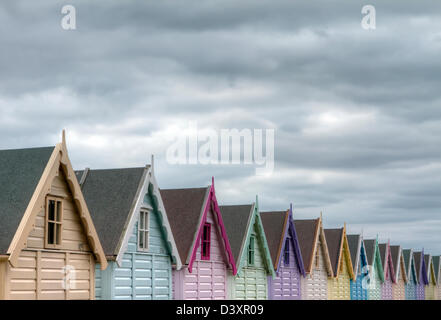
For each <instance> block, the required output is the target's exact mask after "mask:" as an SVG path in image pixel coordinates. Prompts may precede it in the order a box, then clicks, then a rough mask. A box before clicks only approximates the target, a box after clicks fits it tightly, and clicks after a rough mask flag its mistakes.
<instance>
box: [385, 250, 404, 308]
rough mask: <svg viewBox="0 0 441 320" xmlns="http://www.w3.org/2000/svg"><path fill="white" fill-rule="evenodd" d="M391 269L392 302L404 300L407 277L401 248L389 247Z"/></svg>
mask: <svg viewBox="0 0 441 320" xmlns="http://www.w3.org/2000/svg"><path fill="white" fill-rule="evenodd" d="M389 248H390V254H391V257H392V262H393V267H394V271H395V284H394V285H393V286H392V297H393V300H406V283H407V275H406V270H405V265H404V258H403V254H402V250H401V246H390V247H389Z"/></svg>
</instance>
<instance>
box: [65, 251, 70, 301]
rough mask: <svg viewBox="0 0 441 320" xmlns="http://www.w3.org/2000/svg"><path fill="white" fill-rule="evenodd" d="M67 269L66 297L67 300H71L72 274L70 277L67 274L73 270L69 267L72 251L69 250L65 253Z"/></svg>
mask: <svg viewBox="0 0 441 320" xmlns="http://www.w3.org/2000/svg"><path fill="white" fill-rule="evenodd" d="M64 259H65V264H64V265H65V270H64V276H65V285H66V288H65V289H64V297H65V300H69V298H70V297H69V293H70V292H69V291H70V276H71V275H70V274H69V277H68V275H67V272H69V273H70V272H71V270H70V268H69V263H70V253H69V252H66V254H65V258H64Z"/></svg>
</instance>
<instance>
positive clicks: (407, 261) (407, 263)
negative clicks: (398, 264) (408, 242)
mask: <svg viewBox="0 0 441 320" xmlns="http://www.w3.org/2000/svg"><path fill="white" fill-rule="evenodd" d="M410 252H411V250H410V249H403V259H404V269H405V270H406V274H407V277H408V278H409V279H410V276H411V275H410V274H409V272H412V270H411V269H410V266H411V259H410V258H411V257H412V255H411V254H410Z"/></svg>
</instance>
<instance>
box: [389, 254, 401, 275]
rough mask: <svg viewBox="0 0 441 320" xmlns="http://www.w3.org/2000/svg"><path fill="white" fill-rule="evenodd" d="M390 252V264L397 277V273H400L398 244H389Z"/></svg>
mask: <svg viewBox="0 0 441 320" xmlns="http://www.w3.org/2000/svg"><path fill="white" fill-rule="evenodd" d="M389 248H390V254H391V256H392V264H393V266H394V270H395V276H396V278H397V279H398V275H399V274H400V271H401V268H400V261H399V258H400V250H401V247H400V246H390V247H389Z"/></svg>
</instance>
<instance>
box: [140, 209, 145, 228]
mask: <svg viewBox="0 0 441 320" xmlns="http://www.w3.org/2000/svg"><path fill="white" fill-rule="evenodd" d="M139 229H140V230H143V229H144V212H143V211H141V214H140V215H139Z"/></svg>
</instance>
